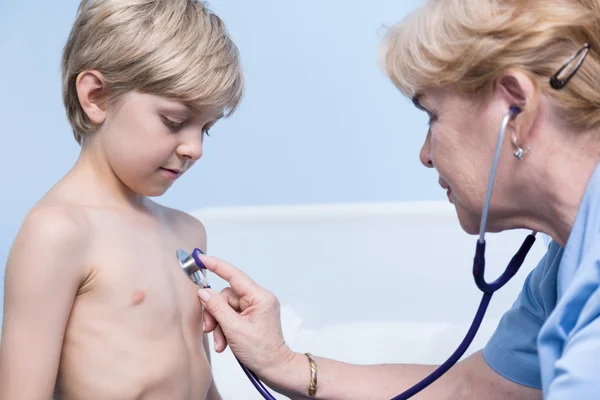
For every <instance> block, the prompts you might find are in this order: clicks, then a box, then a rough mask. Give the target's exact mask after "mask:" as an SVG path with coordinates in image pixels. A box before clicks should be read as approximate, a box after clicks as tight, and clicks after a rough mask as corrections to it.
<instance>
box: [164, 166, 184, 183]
mask: <svg viewBox="0 0 600 400" xmlns="http://www.w3.org/2000/svg"><path fill="white" fill-rule="evenodd" d="M160 169H161V171H163V172H164V173H165V175H167V177H168V178H170V179H173V180H175V179H177V178H179V177H180V176H181V170H178V169H171V168H162V167H161V168H160Z"/></svg>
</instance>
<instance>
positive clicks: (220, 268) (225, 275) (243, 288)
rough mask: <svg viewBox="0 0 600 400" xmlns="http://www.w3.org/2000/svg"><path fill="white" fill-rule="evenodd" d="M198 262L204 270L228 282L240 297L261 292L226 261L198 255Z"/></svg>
mask: <svg viewBox="0 0 600 400" xmlns="http://www.w3.org/2000/svg"><path fill="white" fill-rule="evenodd" d="M200 260H201V261H202V264H204V266H205V267H206V269H208V270H209V271H211V272H213V273H214V274H216V275H217V276H219V277H220V278H222V279H224V280H226V281H227V282H229V285H230V286H231V287H232V288H233V290H235V292H236V293H237V294H238V295H239V296H240V297H242V296H246V295H248V294H253V293H256V292H260V291H262V290H263V289H262V288H261V287H260V286H258V285H257V284H256V283H254V281H253V280H252V279H251V278H250V277H249V276H248V275H246V274H245V273H243V272H242V271H240V270H239V269H237V268H236V267H234V266H233V265H231V264H229V263H228V262H226V261H223V260H221V259H219V258H217V257H212V256H205V255H200Z"/></svg>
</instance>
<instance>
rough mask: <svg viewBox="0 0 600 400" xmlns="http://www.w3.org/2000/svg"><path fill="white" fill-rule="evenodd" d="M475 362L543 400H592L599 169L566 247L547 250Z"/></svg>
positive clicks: (598, 305) (599, 303)
mask: <svg viewBox="0 0 600 400" xmlns="http://www.w3.org/2000/svg"><path fill="white" fill-rule="evenodd" d="M483 356H484V358H485V360H486V361H487V363H488V364H489V365H490V367H491V368H493V369H494V370H495V371H496V372H498V373H499V374H500V375H502V376H504V377H506V378H507V379H510V380H512V381H514V382H518V383H520V384H522V385H526V386H530V387H534V388H538V389H542V390H543V393H544V399H546V400H558V399H561V400H563V399H573V400H575V399H600V165H599V166H597V167H596V169H595V171H594V174H593V176H592V178H591V179H590V181H589V183H588V186H587V189H586V192H585V194H584V197H583V200H582V202H581V204H580V207H579V210H578V213H577V218H576V220H575V224H574V225H573V229H572V231H571V233H570V235H569V239H568V241H567V244H566V245H565V247H564V248H562V247H561V246H559V245H558V244H557V243H556V242H554V241H552V242H550V245H549V246H548V252H547V253H546V255H545V256H544V257H543V258H542V260H541V261H540V263H539V264H538V266H537V267H536V268H535V269H534V270H533V271H531V273H530V274H529V276H528V277H527V279H526V281H525V284H524V285H523V290H522V291H521V293H520V294H519V297H518V298H517V300H516V301H515V303H514V305H513V306H512V308H511V309H510V310H509V311H508V312H506V314H504V316H503V317H502V319H501V321H500V324H499V325H498V328H497V330H496V331H495V333H494V334H493V336H492V337H491V339H490V341H489V342H488V344H487V345H486V347H485V348H484V350H483Z"/></svg>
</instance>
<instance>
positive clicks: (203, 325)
mask: <svg viewBox="0 0 600 400" xmlns="http://www.w3.org/2000/svg"><path fill="white" fill-rule="evenodd" d="M202 332H206V325H205V324H204V321H202Z"/></svg>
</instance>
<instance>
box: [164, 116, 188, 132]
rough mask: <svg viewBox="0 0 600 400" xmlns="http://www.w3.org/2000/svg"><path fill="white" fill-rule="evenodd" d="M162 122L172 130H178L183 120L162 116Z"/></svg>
mask: <svg viewBox="0 0 600 400" xmlns="http://www.w3.org/2000/svg"><path fill="white" fill-rule="evenodd" d="M162 121H163V124H165V125H166V126H167V128H170V129H172V130H179V129H181V128H182V127H183V122H176V121H173V120H171V119H169V118H167V117H162Z"/></svg>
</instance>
